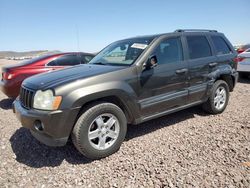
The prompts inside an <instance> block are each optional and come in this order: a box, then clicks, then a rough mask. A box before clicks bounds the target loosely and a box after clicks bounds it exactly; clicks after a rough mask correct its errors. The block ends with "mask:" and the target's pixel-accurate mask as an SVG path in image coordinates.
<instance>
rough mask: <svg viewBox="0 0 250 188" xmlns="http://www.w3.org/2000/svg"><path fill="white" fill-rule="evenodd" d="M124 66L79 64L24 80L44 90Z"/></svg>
mask: <svg viewBox="0 0 250 188" xmlns="http://www.w3.org/2000/svg"><path fill="white" fill-rule="evenodd" d="M123 68H124V67H121V66H108V65H90V64H86V65H78V66H74V67H70V68H66V69H61V70H57V71H52V72H48V73H43V74H38V75H35V76H32V77H29V78H27V79H25V80H24V82H23V85H24V86H25V87H28V88H31V89H34V90H38V89H41V90H43V89H47V88H49V87H52V86H53V87H55V86H59V85H62V84H66V83H69V82H72V81H76V80H80V79H84V78H88V77H92V76H95V75H100V74H104V73H107V72H112V71H115V70H120V69H123Z"/></svg>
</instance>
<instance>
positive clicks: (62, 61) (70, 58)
mask: <svg viewBox="0 0 250 188" xmlns="http://www.w3.org/2000/svg"><path fill="white" fill-rule="evenodd" d="M80 62H81V59H80V57H79V56H77V55H64V56H61V57H59V58H57V59H55V60H53V61H51V62H50V63H48V66H74V65H79V64H80Z"/></svg>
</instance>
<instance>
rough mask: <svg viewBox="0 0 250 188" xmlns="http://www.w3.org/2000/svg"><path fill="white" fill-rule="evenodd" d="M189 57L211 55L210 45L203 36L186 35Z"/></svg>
mask: <svg viewBox="0 0 250 188" xmlns="http://www.w3.org/2000/svg"><path fill="white" fill-rule="evenodd" d="M187 43H188V51H189V58H190V59H196V58H202V57H209V56H211V55H212V52H211V48H210V45H209V43H208V40H207V38H206V37H205V36H187Z"/></svg>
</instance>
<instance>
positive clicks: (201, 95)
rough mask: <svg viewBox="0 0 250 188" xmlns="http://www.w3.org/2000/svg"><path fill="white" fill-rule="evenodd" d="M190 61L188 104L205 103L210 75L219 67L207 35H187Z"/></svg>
mask: <svg viewBox="0 0 250 188" xmlns="http://www.w3.org/2000/svg"><path fill="white" fill-rule="evenodd" d="M186 47H187V56H188V58H189V60H188V70H189V73H188V80H189V87H188V91H189V99H188V103H195V102H200V101H203V100H205V99H206V98H207V93H206V91H207V88H208V84H209V82H210V81H211V79H210V78H209V74H210V73H211V72H212V71H213V69H214V68H215V67H216V66H217V59H216V57H215V56H213V52H212V48H211V46H210V43H209V40H208V38H207V36H206V35H202V34H193V33H190V34H186Z"/></svg>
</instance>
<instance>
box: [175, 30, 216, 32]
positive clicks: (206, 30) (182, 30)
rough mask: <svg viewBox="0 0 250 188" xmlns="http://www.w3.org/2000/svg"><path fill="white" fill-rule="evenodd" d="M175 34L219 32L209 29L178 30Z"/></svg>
mask: <svg viewBox="0 0 250 188" xmlns="http://www.w3.org/2000/svg"><path fill="white" fill-rule="evenodd" d="M174 32H218V31H216V30H209V29H177V30H175V31H174Z"/></svg>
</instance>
